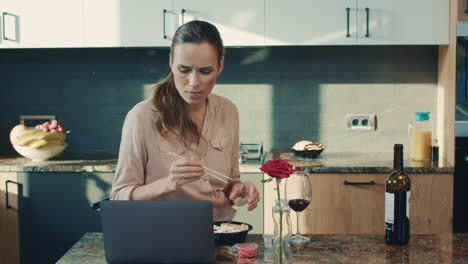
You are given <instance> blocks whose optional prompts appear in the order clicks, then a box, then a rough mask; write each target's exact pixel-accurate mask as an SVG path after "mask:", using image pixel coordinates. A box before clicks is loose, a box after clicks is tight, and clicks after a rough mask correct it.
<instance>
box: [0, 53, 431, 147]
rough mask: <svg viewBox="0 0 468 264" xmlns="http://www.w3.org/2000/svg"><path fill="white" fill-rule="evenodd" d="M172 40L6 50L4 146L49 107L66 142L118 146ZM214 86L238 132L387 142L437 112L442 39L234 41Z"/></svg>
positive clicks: (0, 132)
mask: <svg viewBox="0 0 468 264" xmlns="http://www.w3.org/2000/svg"><path fill="white" fill-rule="evenodd" d="M168 52H169V50H168V49H167V48H159V49H157V48H147V49H143V48H138V49H126V48H99V49H18V50H14V49H3V50H0V78H1V82H0V117H1V118H2V122H1V123H0V153H10V152H12V151H13V149H12V147H11V146H10V143H9V140H8V134H9V131H10V129H11V127H13V126H14V125H15V124H17V123H18V121H19V116H20V115H24V114H27V115H35V114H53V115H56V116H57V119H58V120H59V121H60V122H62V123H63V124H64V126H65V128H66V129H67V130H70V131H71V134H70V135H69V137H68V143H69V147H68V151H94V150H111V151H113V150H115V151H116V150H118V147H119V143H120V133H121V127H122V123H123V120H124V118H125V115H126V113H127V112H128V110H129V109H130V108H131V107H132V106H133V105H135V104H136V103H137V102H139V101H141V100H143V99H144V98H145V95H146V94H148V93H149V89H150V87H151V85H152V84H153V83H155V82H156V81H157V80H159V79H160V78H162V77H164V76H165V74H167V73H168V71H169V67H168V65H167V63H168ZM214 92H215V93H218V94H220V95H223V96H226V97H228V98H229V99H231V100H232V101H234V102H235V103H236V104H237V105H238V108H239V112H240V117H241V140H242V141H263V142H264V144H265V147H266V149H270V148H273V149H287V148H289V147H290V146H291V144H292V143H294V142H295V141H298V140H301V139H309V140H314V141H319V142H321V143H325V144H327V148H328V149H329V150H327V151H391V146H392V145H393V143H395V142H396V141H399V142H402V143H406V141H405V140H407V136H406V133H407V123H408V122H409V121H410V120H411V118H412V112H414V111H431V112H435V111H436V109H437V106H436V95H437V47H435V46H341V47H266V48H265V47H264V48H229V49H227V52H226V65H225V69H224V71H223V73H222V74H221V76H220V77H219V79H218V84H217V86H216V88H215V90H214ZM346 113H375V114H377V118H378V124H379V126H378V129H377V130H376V131H370V132H367V131H366V132H354V131H346V130H345V122H344V115H345V114H346Z"/></svg>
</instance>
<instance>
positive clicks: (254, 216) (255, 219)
mask: <svg viewBox="0 0 468 264" xmlns="http://www.w3.org/2000/svg"><path fill="white" fill-rule="evenodd" d="M262 180H263V173H241V181H243V182H246V181H250V182H252V183H253V184H254V185H255V187H256V188H257V191H258V193H259V195H260V201H259V202H258V203H257V208H255V209H254V210H252V211H247V208H248V206H247V205H244V206H240V207H239V206H234V209H236V211H237V212H236V214H235V216H234V219H233V221H238V222H244V223H248V224H250V225H252V227H253V229H252V231H250V232H249V234H263V221H264V220H263V218H264V217H263V212H264V209H263V183H262ZM270 209H271V208H270Z"/></svg>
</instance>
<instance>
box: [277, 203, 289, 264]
mask: <svg viewBox="0 0 468 264" xmlns="http://www.w3.org/2000/svg"><path fill="white" fill-rule="evenodd" d="M272 211H273V212H272V213H273V222H274V224H275V231H274V233H273V244H272V250H273V260H274V263H278V264H290V263H293V262H292V254H291V249H290V247H289V242H290V239H291V220H290V218H289V212H290V208H289V206H288V201H287V200H275V205H274V206H273V210H272Z"/></svg>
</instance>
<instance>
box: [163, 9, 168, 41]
mask: <svg viewBox="0 0 468 264" xmlns="http://www.w3.org/2000/svg"><path fill="white" fill-rule="evenodd" d="M166 13H167V10H166V9H163V38H164V39H167V35H166Z"/></svg>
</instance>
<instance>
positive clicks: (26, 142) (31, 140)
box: [18, 137, 40, 146]
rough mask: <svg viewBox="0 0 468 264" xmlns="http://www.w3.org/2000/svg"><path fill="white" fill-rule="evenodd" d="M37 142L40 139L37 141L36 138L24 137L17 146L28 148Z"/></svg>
mask: <svg viewBox="0 0 468 264" xmlns="http://www.w3.org/2000/svg"><path fill="white" fill-rule="evenodd" d="M39 140H40V139H38V138H37V137H26V138H25V139H22V140H20V142H19V143H18V145H20V146H29V145H31V144H32V143H34V142H36V141H39Z"/></svg>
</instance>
